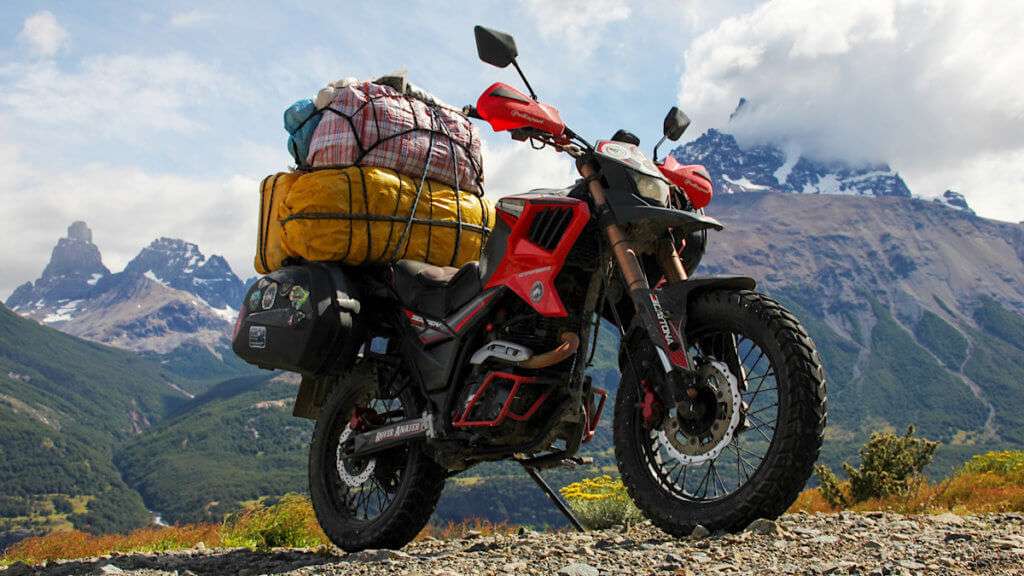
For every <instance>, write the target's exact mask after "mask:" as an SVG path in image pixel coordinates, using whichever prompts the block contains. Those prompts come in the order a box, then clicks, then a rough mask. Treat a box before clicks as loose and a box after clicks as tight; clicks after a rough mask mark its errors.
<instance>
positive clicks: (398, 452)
mask: <svg viewBox="0 0 1024 576" xmlns="http://www.w3.org/2000/svg"><path fill="white" fill-rule="evenodd" d="M348 380H352V379H351V378H350V379H348ZM373 380H375V381H373V382H368V383H359V382H353V381H345V379H343V381H341V382H339V383H337V384H336V385H335V386H334V390H333V391H332V392H331V394H330V396H329V397H328V399H327V401H326V402H325V403H324V406H323V407H322V408H321V409H320V414H319V416H318V418H317V422H316V428H315V429H314V431H313V440H312V442H311V443H310V447H309V492H310V497H311V500H312V501H313V509H314V511H315V512H316V517H317V521H318V522H319V523H320V527H321V528H323V531H324V533H325V534H326V535H327V537H328V538H330V540H331V542H333V543H334V544H335V545H336V546H337V547H338V548H341V549H342V550H345V551H346V552H356V551H359V550H365V549H369V548H375V549H376V548H401V547H402V546H405V545H406V544H407V543H409V542H410V541H411V540H412V539H413V538H415V537H416V535H417V534H418V533H419V532H420V530H422V529H423V527H424V526H426V524H427V522H428V521H429V520H430V515H431V514H432V513H433V512H434V508H435V507H436V506H437V501H438V499H439V498H440V496H441V492H442V491H443V490H444V483H445V470H444V468H442V467H441V466H440V465H438V464H437V463H436V462H434V460H433V459H431V458H430V456H429V455H427V454H426V453H425V452H424V451H423V449H422V446H421V445H420V444H419V443H418V442H412V443H409V444H405V445H402V446H398V447H396V448H392V449H390V450H387V451H384V452H380V453H377V454H374V455H372V457H364V458H355V457H345V449H344V448H345V447H344V444H345V442H346V441H348V440H349V438H351V437H352V435H353V434H356V433H359V432H366V431H368V430H372V429H373V428H375V427H379V426H383V425H385V424H389V423H392V422H396V421H399V420H403V419H408V418H414V417H416V416H418V415H419V414H420V408H421V407H420V406H419V405H418V404H419V402H418V401H417V400H418V398H417V395H416V393H415V391H414V387H413V386H412V384H411V379H410V378H409V377H408V376H407V375H405V374H402V373H398V372H397V371H395V370H389V373H387V374H383V373H382V374H379V375H378V377H377V378H375V379H373ZM356 414H358V416H357V417H356V418H353V416H354V415H356ZM353 422H362V424H360V425H359V428H360V429H359V430H353V429H352V423H353Z"/></svg>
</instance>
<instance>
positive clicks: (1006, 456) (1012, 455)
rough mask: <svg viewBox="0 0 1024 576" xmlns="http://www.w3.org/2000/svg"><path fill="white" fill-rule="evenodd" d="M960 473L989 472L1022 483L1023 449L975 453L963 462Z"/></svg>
mask: <svg viewBox="0 0 1024 576" xmlns="http://www.w3.org/2000/svg"><path fill="white" fill-rule="evenodd" d="M962 473H966V474H984V473H990V474H995V475H996V476H1000V477H1002V478H1005V479H1006V480H1010V481H1012V482H1016V483H1018V484H1024V451H1020V450H1003V451H1001V452H986V453H984V454H977V455H975V456H974V457H973V458H971V459H970V460H968V461H967V463H966V464H964V467H963V470H962Z"/></svg>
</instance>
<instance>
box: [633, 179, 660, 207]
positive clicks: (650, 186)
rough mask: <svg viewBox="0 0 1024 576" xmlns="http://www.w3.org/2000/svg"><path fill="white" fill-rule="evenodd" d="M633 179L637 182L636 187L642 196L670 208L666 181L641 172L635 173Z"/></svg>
mask: <svg viewBox="0 0 1024 576" xmlns="http://www.w3.org/2000/svg"><path fill="white" fill-rule="evenodd" d="M633 179H634V180H635V181H636V187H637V190H638V191H639V192H640V195H641V196H643V197H644V198H647V199H648V200H653V201H655V202H657V203H658V204H659V205H661V206H668V194H669V188H668V184H666V183H665V181H664V180H662V179H660V178H655V177H653V176H648V175H646V174H640V173H639V172H633Z"/></svg>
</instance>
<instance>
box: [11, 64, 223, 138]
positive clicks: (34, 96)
mask: <svg viewBox="0 0 1024 576" xmlns="http://www.w3.org/2000/svg"><path fill="white" fill-rule="evenodd" d="M0 83H2V84H3V85H4V86H5V90H4V92H3V93H2V94H0V111H3V109H7V111H9V113H10V114H11V115H12V116H14V117H17V118H19V119H21V120H22V121H25V122H28V123H33V124H35V125H36V128H37V129H38V128H39V127H42V126H47V127H54V126H59V127H61V128H63V130H62V133H63V134H64V135H65V137H66V136H69V135H70V134H72V133H75V132H76V131H77V133H78V134H79V135H80V136H85V137H88V138H95V137H97V136H117V137H119V138H123V139H127V140H137V139H139V138H146V137H149V132H150V131H152V130H170V131H174V132H188V131H193V130H197V129H200V128H202V127H203V126H202V124H201V123H200V122H198V121H197V120H196V117H195V115H193V114H192V113H191V111H193V110H196V109H198V108H200V106H201V105H202V104H203V103H204V102H207V101H211V100H215V99H218V98H223V99H228V98H230V99H238V98H242V97H243V92H242V90H241V89H239V88H238V87H237V86H236V84H235V83H234V81H233V80H232V79H231V78H228V77H225V76H223V75H221V74H220V73H219V72H218V71H217V70H216V69H215V68H214V67H212V66H211V65H209V64H207V63H205V62H201V61H199V60H196V59H195V58H193V57H192V56H189V55H188V54H185V53H174V54H168V55H165V56H155V57H147V56H135V55H113V56H111V55H100V56H92V57H89V58H85V59H83V60H82V61H81V64H80V65H79V66H78V68H77V70H73V71H72V70H65V69H63V68H62V67H60V66H58V65H57V64H56V63H55V62H52V61H50V62H43V63H34V64H17V63H16V64H11V65H8V66H6V67H4V68H0Z"/></svg>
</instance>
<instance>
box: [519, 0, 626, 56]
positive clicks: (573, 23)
mask: <svg viewBox="0 0 1024 576" xmlns="http://www.w3.org/2000/svg"><path fill="white" fill-rule="evenodd" d="M627 4H628V3H627V2H626V1H625V0H562V1H559V2H551V1H550V0H526V2H525V6H526V11H527V14H528V15H529V16H530V17H531V18H532V19H533V21H534V23H535V24H536V25H537V30H538V31H539V32H540V34H541V35H542V36H544V37H545V38H546V39H547V40H555V39H557V40H558V44H559V45H560V46H563V47H564V49H565V50H566V51H568V52H570V53H572V54H574V55H576V56H577V57H579V58H586V57H588V56H590V54H592V53H593V51H594V50H595V49H596V47H597V46H598V44H599V42H600V40H601V37H602V33H603V32H604V31H605V29H606V28H607V27H608V25H609V24H612V23H614V22H621V21H623V20H626V19H627V18H629V15H630V7H629V6H628V5H627Z"/></svg>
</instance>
